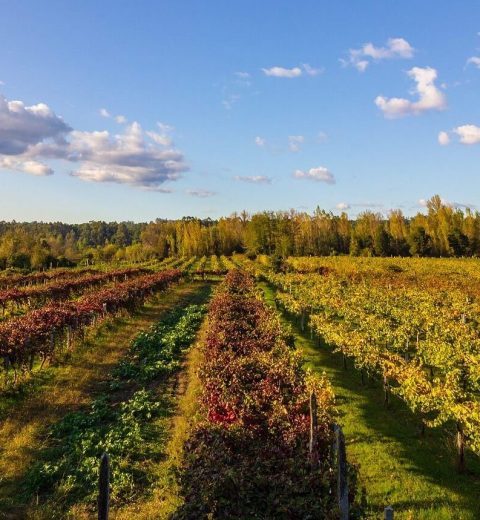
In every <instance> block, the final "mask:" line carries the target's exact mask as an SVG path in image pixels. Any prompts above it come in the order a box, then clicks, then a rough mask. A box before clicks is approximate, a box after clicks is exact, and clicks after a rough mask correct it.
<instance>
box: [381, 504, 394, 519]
mask: <svg viewBox="0 0 480 520" xmlns="http://www.w3.org/2000/svg"><path fill="white" fill-rule="evenodd" d="M383 518H384V520H393V507H392V506H388V507H386V508H385V509H384V512H383Z"/></svg>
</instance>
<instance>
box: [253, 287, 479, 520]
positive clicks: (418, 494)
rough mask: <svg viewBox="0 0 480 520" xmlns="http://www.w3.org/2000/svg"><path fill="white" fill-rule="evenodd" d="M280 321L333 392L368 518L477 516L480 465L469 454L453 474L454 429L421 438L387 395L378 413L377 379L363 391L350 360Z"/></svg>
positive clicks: (412, 419)
mask: <svg viewBox="0 0 480 520" xmlns="http://www.w3.org/2000/svg"><path fill="white" fill-rule="evenodd" d="M261 288H262V289H263V291H264V294H265V299H266V300H267V301H268V302H269V303H270V304H272V305H273V304H274V303H273V302H274V299H273V298H274V291H273V289H272V288H271V287H269V286H268V285H266V284H264V283H263V284H261ZM283 319H284V320H285V322H287V323H289V324H290V326H291V327H292V331H293V332H294V334H295V341H296V345H297V348H299V349H300V350H301V351H302V353H303V355H304V359H305V364H306V366H308V367H310V368H311V369H312V370H313V371H315V372H318V373H323V372H325V373H326V375H327V376H328V378H329V380H330V382H331V384H332V386H333V388H334V392H335V395H336V403H337V406H338V409H339V422H340V424H341V425H342V426H343V429H344V432H345V435H346V438H347V445H348V446H347V451H348V454H349V455H350V457H351V461H353V462H355V463H358V464H359V467H360V486H363V485H364V486H366V490H367V503H368V507H367V514H368V515H369V517H372V518H379V517H380V516H381V514H382V512H383V509H384V507H386V506H387V505H392V506H393V507H394V510H395V512H398V513H401V516H400V517H401V518H411V519H412V520H413V519H414V520H417V519H420V518H422V519H427V518H428V519H432V520H433V519H443V518H445V519H447V518H451V519H474V518H480V516H479V515H480V512H479V504H478V497H479V496H480V459H479V458H478V456H476V455H475V454H474V453H472V452H468V453H467V468H468V469H467V471H466V472H465V473H464V474H458V472H457V470H456V467H455V445H454V432H455V430H454V427H453V425H447V426H445V427H442V428H435V429H427V431H426V434H425V436H424V437H422V436H421V434H420V431H421V423H420V419H419V418H418V416H415V415H414V414H413V413H412V412H410V410H409V409H408V408H407V407H406V405H405V404H404V403H403V402H402V401H400V399H398V398H395V397H393V398H392V399H391V402H390V405H389V407H388V409H385V408H384V406H383V392H382V386H381V384H380V381H374V380H371V379H370V378H369V379H368V380H366V381H365V382H366V384H365V385H363V384H362V381H361V374H360V372H359V371H357V370H355V368H354V367H353V362H352V360H348V370H345V369H344V368H343V358H342V356H341V355H340V354H336V353H334V352H333V349H332V348H331V347H330V346H329V345H326V344H324V343H322V342H321V341H319V340H311V339H310V334H309V333H308V332H302V331H301V329H300V326H299V323H298V320H296V319H295V318H293V317H292V316H287V315H283ZM370 515H373V516H370Z"/></svg>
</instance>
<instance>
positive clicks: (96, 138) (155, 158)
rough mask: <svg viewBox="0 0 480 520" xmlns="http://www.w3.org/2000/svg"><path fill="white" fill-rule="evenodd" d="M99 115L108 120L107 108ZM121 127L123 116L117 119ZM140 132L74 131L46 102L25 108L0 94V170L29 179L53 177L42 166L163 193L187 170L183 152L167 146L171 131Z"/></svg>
mask: <svg viewBox="0 0 480 520" xmlns="http://www.w3.org/2000/svg"><path fill="white" fill-rule="evenodd" d="M100 113H101V115H102V116H104V117H111V116H110V114H109V112H108V111H107V110H106V109H101V111H100ZM116 119H117V122H120V123H124V122H126V119H125V118H124V116H116ZM158 129H159V131H147V132H145V131H144V130H143V129H142V127H141V126H140V124H139V123H137V122H133V123H132V124H130V125H128V126H127V127H126V128H125V129H124V131H123V133H119V134H114V135H111V134H110V133H109V132H108V131H106V130H104V131H93V132H87V131H79V130H74V129H73V128H72V127H70V126H69V125H68V124H67V123H65V121H64V120H63V119H62V118H61V117H59V116H57V115H56V114H55V113H54V112H53V110H51V109H50V107H48V106H47V105H46V104H44V103H39V104H37V105H32V106H25V105H24V103H22V102H21V101H8V100H7V99H6V98H5V97H3V96H1V95H0V168H2V169H7V170H12V171H18V172H24V173H27V174H31V175H37V176H45V175H52V174H53V173H54V172H53V169H52V168H51V167H50V166H49V165H48V164H47V163H46V162H45V161H48V160H52V159H56V160H63V161H66V162H67V163H69V164H71V165H72V171H71V175H72V176H74V177H77V178H79V179H81V180H84V181H89V182H113V183H117V184H126V185H129V186H134V187H138V188H142V189H147V190H150V191H165V189H164V188H161V186H162V185H163V183H165V182H166V181H172V180H176V179H178V178H179V177H180V176H181V174H182V173H184V172H186V171H188V166H187V164H186V162H185V158H184V156H183V154H182V153H181V152H180V151H178V150H175V149H173V148H172V139H171V137H170V136H169V135H168V132H169V131H170V130H171V129H170V127H167V126H166V125H163V124H161V123H159V124H158Z"/></svg>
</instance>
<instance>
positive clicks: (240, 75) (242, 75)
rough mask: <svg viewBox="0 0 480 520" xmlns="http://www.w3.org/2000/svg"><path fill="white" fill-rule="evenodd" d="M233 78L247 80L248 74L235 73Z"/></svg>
mask: <svg viewBox="0 0 480 520" xmlns="http://www.w3.org/2000/svg"><path fill="white" fill-rule="evenodd" d="M235 76H237V78H240V79H249V78H250V74H249V73H248V72H235Z"/></svg>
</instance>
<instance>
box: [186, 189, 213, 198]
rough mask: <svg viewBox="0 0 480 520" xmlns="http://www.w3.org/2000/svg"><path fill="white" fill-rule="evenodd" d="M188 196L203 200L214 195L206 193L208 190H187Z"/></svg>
mask: <svg viewBox="0 0 480 520" xmlns="http://www.w3.org/2000/svg"><path fill="white" fill-rule="evenodd" d="M187 193H188V195H191V196H192V197H199V198H201V199H205V198H207V197H213V196H214V195H216V193H215V192H214V191H208V190H187Z"/></svg>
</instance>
